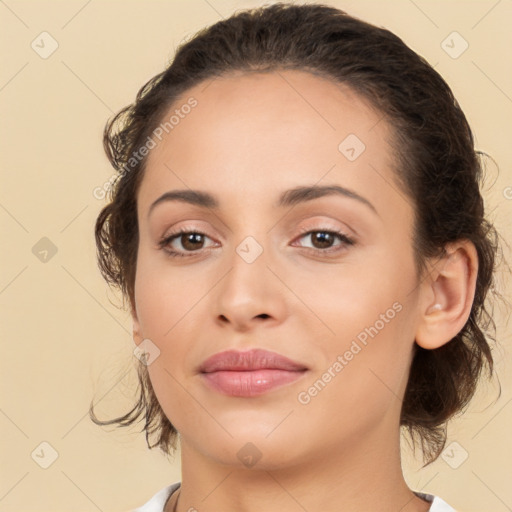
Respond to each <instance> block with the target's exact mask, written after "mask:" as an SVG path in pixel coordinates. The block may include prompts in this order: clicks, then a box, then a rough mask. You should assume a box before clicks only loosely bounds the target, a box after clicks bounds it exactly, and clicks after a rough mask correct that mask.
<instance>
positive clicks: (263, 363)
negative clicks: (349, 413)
mask: <svg viewBox="0 0 512 512" xmlns="http://www.w3.org/2000/svg"><path fill="white" fill-rule="evenodd" d="M261 369H278V370H288V371H300V370H307V367H306V366H304V365H303V364H301V363H298V362H296V361H292V360H291V359H289V358H287V357H285V356H283V355H281V354H278V353H277V352H270V351H268V350H263V349H252V350H247V351H245V352H240V351H239V350H226V351H224V352H219V353H217V354H214V355H213V356H211V357H209V358H208V359H206V360H205V361H203V363H202V364H201V366H200V367H199V371H200V372H201V373H211V372H217V371H222V370H226V371H229V370H231V371H251V370H261Z"/></svg>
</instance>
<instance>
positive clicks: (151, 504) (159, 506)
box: [127, 482, 181, 512]
mask: <svg viewBox="0 0 512 512" xmlns="http://www.w3.org/2000/svg"><path fill="white" fill-rule="evenodd" d="M180 485H181V482H175V483H173V484H171V485H168V486H166V487H164V488H163V489H160V490H159V491H158V492H157V493H156V494H154V495H153V496H152V497H151V499H150V500H149V501H147V502H146V503H144V505H141V506H140V507H138V508H136V509H133V510H130V511H127V512H163V511H164V507H165V504H166V503H167V500H168V499H169V498H170V497H171V495H172V494H173V492H174V491H176V490H177V489H178V488H179V487H180Z"/></svg>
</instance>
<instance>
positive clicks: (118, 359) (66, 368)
mask: <svg viewBox="0 0 512 512" xmlns="http://www.w3.org/2000/svg"><path fill="white" fill-rule="evenodd" d="M261 3H262V2H258V1H240V2H235V1H228V0H209V1H206V0H187V1H166V2H164V1H159V2H158V1H140V0H139V1H124V2H121V1H100V0H92V1H89V2H88V1H86V0H79V1H66V2H64V1H59V2H57V1H53V2H50V1H39V2H28V1H14V0H6V1H5V2H4V1H2V2H0V23H1V26H2V31H1V35H0V37H1V48H2V54H3V55H2V66H1V69H0V105H1V117H0V119H1V123H0V124H1V147H0V159H1V169H2V187H1V190H0V222H1V226H2V251H1V277H0V304H1V311H2V318H1V340H2V356H3V357H2V358H1V392H0V393H1V394H0V433H1V439H2V443H1V454H0V461H1V462H0V465H1V467H0V510H1V511H20V510H23V511H33V512H36V511H38V512H39V511H53V512H55V511H69V512H71V511H96V510H100V511H122V510H128V509H130V508H133V507H135V506H137V505H140V504H142V503H143V502H145V501H147V500H148V499H149V497H150V496H152V495H153V494H154V493H155V492H156V491H157V490H159V489H161V488H162V487H163V486H165V485H167V484H169V483H172V482H175V481H178V480H179V479H180V469H179V455H177V456H176V458H175V460H174V462H173V461H172V460H171V461H169V460H167V459H166V458H165V457H164V456H163V455H162V454H160V453H159V452H158V451H156V450H152V451H150V450H148V449H147V447H146V444H145V439H144V436H143V434H141V433H137V429H135V428H132V429H130V430H127V429H116V430H115V429H114V428H113V427H110V428H106V429H104V430H103V429H101V428H100V427H98V426H96V425H94V424H93V423H92V422H91V421H90V420H89V417H88V415H87V411H88V407H89V403H90V401H91V399H92V398H94V399H95V401H97V402H99V403H98V406H97V408H98V412H99V413H101V414H102V415H103V417H104V416H105V415H113V414H115V413H120V412H125V411H126V410H127V406H128V405H129V404H130V396H132V395H133V394H134V391H135V387H134V386H135V384H136V378H135V371H134V370H133V368H134V357H133V355H132V348H133V345H132V340H131V322H130V318H129V315H128V313H127V312H126V311H122V310H120V309H118V308H117V307H116V305H119V304H120V303H121V301H120V298H119V296H116V295H115V294H114V293H113V292H111V291H109V289H108V287H107V286H106V284H105V283H104V282H103V280H102V279H101V276H100V274H99V271H98V270H97V268H96V260H95V257H96V254H95V245H94V237H93V226H94V221H95V218H96V216H97V214H98V212H99V210H100V208H101V207H102V206H103V204H104V201H103V200H98V199H96V198H95V197H94V195H93V190H94V189H95V187H98V186H100V187H101V186H102V185H103V183H105V182H106V181H107V180H108V178H109V177H110V176H111V174H112V172H113V170H112V169H111V168H110V167H109V164H108V162H107V160H106V157H104V154H103V149H102V143H101V134H102V129H103V126H104V124H105V122H106V121H107V118H108V117H110V116H111V115H112V113H113V112H117V111H118V110H119V109H120V108H121V107H123V106H125V105H126V104H127V103H129V102H131V101H132V100H133V98H134V96H135V93H136V92H137V91H138V89H139V88H140V87H141V86H142V84H143V83H145V82H146V80H148V79H149V78H150V77H151V76H153V75H154V74H156V73H157V72H159V71H161V69H162V68H163V66H164V65H165V64H166V62H167V60H168V59H170V58H171V57H172V54H173V51H174V48H175V47H176V45H177V44H178V43H179V42H180V41H181V40H182V39H183V38H184V37H185V36H187V35H190V34H192V33H194V32H195V31H196V30H198V29H199V28H201V27H203V26H205V25H207V24H211V23H213V22H215V21H217V20H219V19H220V18H221V17H227V16H229V15H230V14H231V13H232V12H233V11H234V9H236V8H245V7H249V6H256V5H259V4H261ZM326 3H329V4H332V5H334V6H337V7H339V8H342V9H345V10H347V11H348V12H349V13H351V14H354V15H356V16H360V17H362V18H363V19H365V20H368V21H370V22H373V23H376V24H378V25H382V26H385V27H386V28H389V29H391V30H392V31H394V32H395V33H396V34H398V35H399V36H400V37H402V38H403V39H404V40H405V42H406V43H407V44H409V45H410V46H411V47H412V48H413V49H414V50H416V51H417V52H419V53H420V54H422V55H423V56H425V57H426V58H427V60H429V62H431V63H432V64H433V65H435V67H436V69H437V70H438V71H439V72H440V73H441V74H442V75H443V76H444V77H445V78H446V80H447V81H448V83H449V84H450V85H451V87H452V88H453V90H454V92H455V95H456V97H457V98H458V99H459V102H460V103H461V105H462V108H463V109H464V111H465V112H466V114H467V116H468V118H469V121H470V123H471V124H472V126H473V129H474V132H475V135H476V141H477V146H478V148H479V149H481V150H484V151H486V152H488V153H489V154H491V155H492V156H493V158H494V159H495V161H496V162H497V164H498V166H499V171H498V168H497V167H496V165H493V164H492V163H491V164H490V166H489V173H490V174H489V178H488V180H487V187H486V192H485V197H486V200H487V207H488V209H489V211H492V215H491V218H492V219H493V220H494V221H495V222H496V224H497V227H498V229H500V230H501V232H502V234H503V235H504V236H506V238H507V240H508V242H509V243H510V241H511V240H512V236H511V232H512V228H511V220H510V219H511V218H512V215H511V214H512V188H511V187H512V172H511V169H512V165H511V164H512V161H511V160H512V159H511V152H510V143H511V140H512V127H511V122H510V120H511V118H512V117H511V115H512V65H511V60H510V49H511V48H512V32H511V31H510V20H511V19H512V2H511V1H510V0H501V1H496V0H489V1H487V0H486V1H441V0H436V1H433V0H415V1H414V2H413V1H412V0H400V1H387V2H383V1H367V0H364V1H362V0H358V1H343V0H341V1H337V2H335V1H332V2H326ZM43 31H47V32H48V33H49V34H51V37H53V38H54V39H55V40H56V41H57V43H58V45H59V46H58V48H57V50H56V51H55V52H54V53H53V54H52V55H50V56H49V57H48V58H46V59H43V58H42V57H41V56H40V55H39V54H38V53H37V52H36V51H34V49H32V47H31V43H32V41H34V40H35V43H34V44H39V47H36V48H38V51H39V52H42V51H43V48H42V46H43V43H41V38H42V37H45V38H46V39H45V43H44V48H45V49H46V50H48V49H50V48H51V46H50V43H51V41H50V39H48V36H40V37H39V35H40V34H41V32H43ZM453 31H457V32H458V33H459V34H460V35H461V36H462V37H463V38H464V40H465V41H467V43H468V44H469V47H468V49H467V50H466V51H465V52H464V53H463V54H462V55H460V57H458V58H456V59H454V58H452V57H451V56H449V55H448V54H447V53H446V52H445V50H444V49H443V47H442V45H441V43H442V41H443V40H445V39H446V37H447V36H448V35H449V34H451V33H452V32H453ZM448 41H450V39H449V40H448ZM454 41H455V42H454V43H453V44H452V46H453V45H455V49H457V48H458V49H460V48H461V47H460V46H457V45H460V44H462V41H461V40H458V39H456V40H454ZM450 44H451V43H450ZM43 237H47V238H48V239H49V240H51V243H52V244H53V245H54V246H55V247H56V248H57V252H56V253H55V254H54V255H52V253H51V252H49V253H48V254H47V261H46V262H43V261H41V260H40V257H43V256H44V253H39V255H38V254H37V250H39V251H42V250H44V249H45V248H46V249H48V242H47V241H43V242H39V241H40V239H41V238H43ZM38 243H39V244H42V245H41V246H39V245H36V244H38ZM44 244H47V245H46V246H45V245H44ZM34 246H36V249H37V250H36V249H34V252H36V254H34V252H33V247H34ZM41 247H42V248H41ZM37 256H39V257H37ZM507 257H508V259H509V261H512V257H511V255H510V252H509V251H508V250H507ZM507 279H508V281H505V274H504V273H502V274H500V283H501V284H500V285H499V288H500V289H501V290H504V289H505V286H507V287H508V289H509V290H510V278H509V277H507ZM508 297H509V300H510V295H509V296H508ZM496 315H497V317H496V318H497V321H498V339H499V342H500V346H499V348H498V349H497V350H496V351H495V357H496V359H497V364H496V366H497V372H498V375H499V377H500V382H501V386H502V394H501V397H500V398H499V399H498V400H494V399H495V398H496V396H497V384H496V382H494V383H490V384H484V385H482V387H481V388H480V392H479V394H478V397H477V399H476V400H475V401H474V402H472V404H471V407H470V408H469V410H468V411H467V413H466V414H465V416H464V417H463V418H460V419H457V420H456V421H454V422H453V423H452V424H451V425H450V428H449V439H448V445H450V444H451V443H452V442H457V443H458V445H451V447H450V449H449V450H448V451H447V452H446V453H445V454H444V455H445V458H446V461H448V462H446V461H445V460H444V459H443V458H440V459H439V460H438V461H437V462H436V463H434V464H433V465H431V466H429V467H428V468H426V469H424V470H419V471H416V469H417V468H418V463H417V461H414V460H412V458H411V457H410V455H409V451H408V450H406V449H405V448H404V466H405V468H404V469H405V473H406V477H407V481H408V483H409V485H410V486H411V487H413V488H414V489H417V490H423V491H425V492H432V493H435V494H439V495H440V496H442V497H443V498H444V499H445V500H446V501H447V502H448V503H450V504H452V505H453V506H455V507H456V508H457V509H458V510H461V511H474V512H476V511H484V510H485V511H486V512H490V511H493V512H505V511H507V510H512V486H511V485H510V483H511V481H512V442H511V432H512V429H511V423H512V421H511V420H512V403H511V402H512V378H511V375H512V372H511V370H512V362H511V342H512V337H511V329H510V324H509V325H508V326H507V325H506V324H505V316H506V315H505V311H504V309H503V308H501V310H500V309H497V310H496ZM141 427H142V425H139V427H138V430H140V428H141ZM42 442H46V443H49V444H50V445H51V447H52V448H53V449H54V450H55V451H56V452H57V453H58V457H57V459H56V460H55V461H54V462H53V463H52V464H51V465H50V466H49V467H48V468H47V469H43V468H42V467H40V465H39V464H40V463H44V462H45V461H46V462H51V459H50V456H51V450H52V448H50V447H48V446H47V445H43V446H42V447H41V446H40V444H41V443H42ZM466 453H467V455H468V458H467V460H465V461H464V462H462V463H461V460H462V459H463V458H464V457H465V454H466ZM31 454H33V455H31ZM458 464H460V465H459V466H458V467H457V468H454V467H453V466H456V465H458Z"/></svg>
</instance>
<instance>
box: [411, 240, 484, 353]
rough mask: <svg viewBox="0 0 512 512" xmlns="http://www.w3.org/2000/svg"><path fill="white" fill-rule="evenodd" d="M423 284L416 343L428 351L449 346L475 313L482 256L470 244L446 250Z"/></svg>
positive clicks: (450, 245)
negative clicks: (477, 282)
mask: <svg viewBox="0 0 512 512" xmlns="http://www.w3.org/2000/svg"><path fill="white" fill-rule="evenodd" d="M446 251H447V254H446V255H445V256H443V257H442V258H441V259H440V260H438V261H437V262H436V263H435V265H434V267H433V270H432V271H431V272H430V274H429V275H428V276H427V278H426V279H425V280H424V281H423V282H422V283H421V296H420V301H419V304H420V307H421V309H420V312H419V314H420V317H419V323H418V326H417V330H416V343H417V344H418V345H419V346H420V347H422V348H425V349H434V348H438V347H440V346H442V345H444V344H445V343H448V342H449V341H450V340H451V339H453V338H454V337H455V336H457V334H458V333H459V332H460V331H461V330H462V328H463V327H464V325H465V324H466V322H467V320H468V318H469V315H470V313H471V307H472V305H473V299H474V297H475V288H476V278H477V274H478V254H477V252H476V248H475V246H474V244H473V243H472V242H471V241H469V240H460V241H457V242H454V243H452V244H449V245H448V246H447V247H446Z"/></svg>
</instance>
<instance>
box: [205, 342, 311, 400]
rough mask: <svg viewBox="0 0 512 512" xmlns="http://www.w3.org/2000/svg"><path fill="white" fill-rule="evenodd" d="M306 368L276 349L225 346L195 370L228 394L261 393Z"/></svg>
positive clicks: (209, 382)
mask: <svg viewBox="0 0 512 512" xmlns="http://www.w3.org/2000/svg"><path fill="white" fill-rule="evenodd" d="M307 369H308V368H307V367H305V366H304V365H303V364H300V363H297V362H295V361H292V360H291V359H288V358H287V357H284V356H282V355H280V354H277V353H276V352H269V351H267V350H262V349H253V350H249V351H246V352H239V351H237V350H227V351H225V352H220V353H218V354H215V355H213V356H212V357H210V358H208V359H207V360H206V361H204V362H203V364H202V365H201V366H200V368H199V371H200V373H201V377H202V378H203V379H204V381H205V382H206V383H207V384H208V385H209V386H211V387H212V388H213V389H215V390H216V391H218V392H220V393H223V394H225V395H229V396H240V397H251V396H257V395H261V394H263V393H266V392H267V391H270V390H272V389H275V388H277V387H280V386H283V385H285V384H288V383H290V382H293V381H294V380H297V379H298V378H300V377H302V376H303V375H304V373H305V372H306V370H307Z"/></svg>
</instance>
